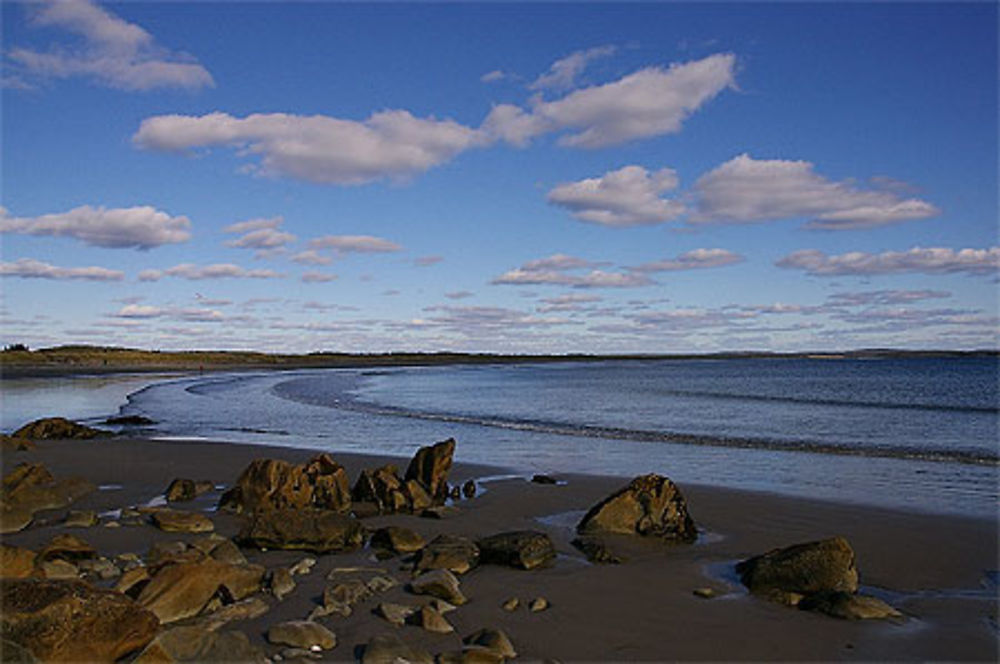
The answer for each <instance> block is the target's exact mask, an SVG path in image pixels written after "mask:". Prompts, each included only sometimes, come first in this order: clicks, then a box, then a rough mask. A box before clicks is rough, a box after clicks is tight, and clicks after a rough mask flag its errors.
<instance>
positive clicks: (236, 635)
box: [135, 625, 270, 664]
mask: <svg viewBox="0 0 1000 664" xmlns="http://www.w3.org/2000/svg"><path fill="white" fill-rule="evenodd" d="M168 662H199V663H200V662H253V663H255V664H267V663H269V662H270V660H269V659H268V658H267V656H266V655H265V654H264V652H263V651H262V650H261V649H260V648H258V647H256V646H254V645H252V644H251V643H250V639H248V638H247V635H246V634H244V633H243V632H238V631H225V632H217V631H214V630H210V629H206V628H205V627H203V626H201V625H183V626H178V627H173V628H171V629H168V630H166V631H165V632H161V633H160V634H159V635H158V636H157V637H156V639H154V640H153V642H152V643H150V644H149V645H148V646H146V649H145V650H143V651H142V652H141V653H140V654H139V656H138V657H137V658H136V659H135V664H166V663H168Z"/></svg>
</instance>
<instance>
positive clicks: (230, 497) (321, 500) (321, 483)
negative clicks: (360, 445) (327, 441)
mask: <svg viewBox="0 0 1000 664" xmlns="http://www.w3.org/2000/svg"><path fill="white" fill-rule="evenodd" d="M219 507H221V508H225V509H231V510H233V511H236V512H253V511H255V510H266V509H302V508H317V509H324V510H333V511H336V512H344V513H346V512H349V511H350V509H351V493H350V485H349V483H348V478H347V471H346V470H344V467H343V466H341V465H340V464H338V463H337V462H336V461H334V460H333V459H332V458H331V457H330V455H329V454H320V455H318V456H315V457H313V458H312V459H310V460H309V461H308V462H306V463H304V464H293V463H289V462H287V461H283V460H281V459H255V460H254V461H252V462H251V463H250V465H249V466H247V467H246V469H244V471H243V472H242V473H241V474H240V476H239V478H238V479H237V480H236V484H235V485H234V486H233V488H231V489H230V490H229V491H226V492H225V493H224V494H222V497H221V498H220V499H219Z"/></svg>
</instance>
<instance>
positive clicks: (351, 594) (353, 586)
mask: <svg viewBox="0 0 1000 664" xmlns="http://www.w3.org/2000/svg"><path fill="white" fill-rule="evenodd" d="M371 595H372V591H371V590H370V589H369V588H368V585H367V584H366V583H365V582H364V581H362V580H361V579H348V580H347V581H343V582H341V583H338V584H337V585H335V586H330V587H327V588H326V589H324V590H323V605H322V606H321V607H318V609H314V610H313V614H314V615H315V616H318V617H322V616H329V615H332V614H338V615H341V616H344V617H345V618H346V617H347V616H349V615H351V613H352V612H353V609H352V607H353V606H354V605H355V604H357V603H358V602H360V601H362V600H365V599H368V598H369V597H371Z"/></svg>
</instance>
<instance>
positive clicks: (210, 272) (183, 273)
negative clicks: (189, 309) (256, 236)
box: [139, 263, 284, 281]
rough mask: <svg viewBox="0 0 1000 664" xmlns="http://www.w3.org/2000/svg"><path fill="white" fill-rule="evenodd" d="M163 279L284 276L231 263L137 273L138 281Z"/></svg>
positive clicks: (271, 277) (181, 266)
mask: <svg viewBox="0 0 1000 664" xmlns="http://www.w3.org/2000/svg"><path fill="white" fill-rule="evenodd" d="M163 277H178V278H181V279H189V280H192V281H200V280H202V279H281V278H282V277H284V275H283V274H280V273H278V272H275V271H274V270H247V269H246V268H243V267H240V266H239V265H234V264H233V263H213V264H211V265H195V264H194V263H181V264H180V265H175V266H173V267H171V268H167V269H166V270H143V271H142V272H140V273H139V280H140V281H159V280H160V279H162V278H163Z"/></svg>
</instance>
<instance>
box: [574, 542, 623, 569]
mask: <svg viewBox="0 0 1000 664" xmlns="http://www.w3.org/2000/svg"><path fill="white" fill-rule="evenodd" d="M571 544H572V545H573V546H575V547H576V548H577V549H579V550H580V551H582V552H583V555H585V556H587V560H589V561H590V562H592V563H599V564H605V565H618V564H620V563H622V562H624V559H623V558H622V557H621V556H618V555H617V554H615V553H614V552H612V551H611V549H609V548H608V546H607V544H605V543H604V542H602V541H601V540H600V539H598V538H596V537H577V538H576V539H574V540H573V541H572V542H571Z"/></svg>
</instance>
